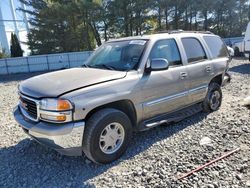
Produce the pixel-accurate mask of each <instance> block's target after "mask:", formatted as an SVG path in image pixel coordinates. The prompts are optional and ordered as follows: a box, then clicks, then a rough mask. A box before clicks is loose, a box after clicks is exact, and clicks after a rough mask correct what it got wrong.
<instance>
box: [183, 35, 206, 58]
mask: <svg viewBox="0 0 250 188" xmlns="http://www.w3.org/2000/svg"><path fill="white" fill-rule="evenodd" d="M181 41H182V44H183V46H184V49H185V51H186V54H187V58H188V63H192V62H196V61H202V60H204V59H207V57H206V54H205V51H204V49H203V47H202V45H201V43H200V41H199V40H198V39H196V38H183V39H181Z"/></svg>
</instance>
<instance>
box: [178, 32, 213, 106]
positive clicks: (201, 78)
mask: <svg viewBox="0 0 250 188" xmlns="http://www.w3.org/2000/svg"><path fill="white" fill-rule="evenodd" d="M181 41H182V44H183V47H184V50H185V52H186V56H187V63H188V64H187V71H188V75H189V80H188V88H189V102H190V103H196V102H199V101H202V100H204V98H205V96H206V93H207V89H208V83H209V80H211V79H212V77H213V75H214V71H213V66H212V62H211V61H210V60H209V59H208V56H207V54H206V52H205V48H204V47H203V45H202V43H201V41H200V40H199V39H198V38H195V37H188V38H182V39H181Z"/></svg>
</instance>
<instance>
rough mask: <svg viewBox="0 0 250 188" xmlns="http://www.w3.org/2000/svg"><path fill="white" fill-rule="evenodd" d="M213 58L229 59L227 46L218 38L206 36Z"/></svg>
mask: <svg viewBox="0 0 250 188" xmlns="http://www.w3.org/2000/svg"><path fill="white" fill-rule="evenodd" d="M203 38H204V40H205V41H206V43H207V45H208V47H209V49H210V51H211V53H212V56H213V58H220V57H228V56H229V55H228V51H227V47H226V45H225V44H224V43H223V42H222V40H221V39H220V38H219V37H217V36H204V37H203Z"/></svg>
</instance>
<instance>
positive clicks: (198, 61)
mask: <svg viewBox="0 0 250 188" xmlns="http://www.w3.org/2000/svg"><path fill="white" fill-rule="evenodd" d="M182 39H195V40H197V41H198V42H199V43H200V45H201V48H202V50H203V52H204V54H205V59H201V60H197V61H192V62H189V61H188V56H187V52H186V50H185V46H184V44H183V42H182ZM180 40H181V44H182V46H183V50H184V52H185V54H186V57H187V65H190V64H196V63H201V62H204V61H207V60H209V58H208V55H207V53H206V50H205V48H204V46H203V45H202V42H201V41H200V39H198V38H197V37H181V38H180Z"/></svg>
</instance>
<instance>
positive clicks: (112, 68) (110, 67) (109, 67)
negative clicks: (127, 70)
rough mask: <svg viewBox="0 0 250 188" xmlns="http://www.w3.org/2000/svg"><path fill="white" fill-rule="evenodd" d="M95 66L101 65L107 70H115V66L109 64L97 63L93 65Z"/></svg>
mask: <svg viewBox="0 0 250 188" xmlns="http://www.w3.org/2000/svg"><path fill="white" fill-rule="evenodd" d="M95 67H102V68H105V69H108V70H117V69H116V68H115V67H113V66H111V65H106V64H98V65H95Z"/></svg>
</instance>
